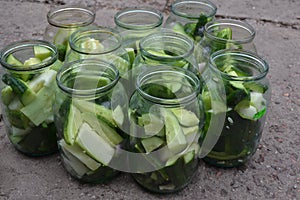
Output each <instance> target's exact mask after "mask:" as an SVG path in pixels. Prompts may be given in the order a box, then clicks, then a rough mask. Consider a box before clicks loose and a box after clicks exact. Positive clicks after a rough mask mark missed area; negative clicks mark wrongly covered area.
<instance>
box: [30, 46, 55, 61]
mask: <svg viewBox="0 0 300 200" xmlns="http://www.w3.org/2000/svg"><path fill="white" fill-rule="evenodd" d="M33 52H34V56H35V57H36V58H38V59H40V60H44V59H46V58H48V57H51V55H52V51H50V50H49V49H48V48H46V47H43V46H33Z"/></svg>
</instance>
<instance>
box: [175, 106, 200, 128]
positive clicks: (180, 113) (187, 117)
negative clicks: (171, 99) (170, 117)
mask: <svg viewBox="0 0 300 200" xmlns="http://www.w3.org/2000/svg"><path fill="white" fill-rule="evenodd" d="M172 112H173V114H174V115H175V116H176V118H177V119H178V121H179V123H180V124H181V125H183V126H196V125H198V124H199V122H200V121H199V119H198V117H197V116H196V115H195V113H193V112H192V111H189V110H186V109H182V108H179V109H178V108H176V109H172Z"/></svg>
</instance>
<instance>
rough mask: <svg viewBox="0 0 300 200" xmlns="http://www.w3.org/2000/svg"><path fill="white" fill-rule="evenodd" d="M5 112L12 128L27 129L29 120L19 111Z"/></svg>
mask: <svg viewBox="0 0 300 200" xmlns="http://www.w3.org/2000/svg"><path fill="white" fill-rule="evenodd" d="M6 112H7V118H8V121H9V123H10V124H11V125H12V126H15V127H16V128H19V129H26V128H28V127H29V119H28V118H27V117H26V116H25V115H24V114H23V113H22V112H20V111H19V110H10V109H8V110H7V111H6Z"/></svg>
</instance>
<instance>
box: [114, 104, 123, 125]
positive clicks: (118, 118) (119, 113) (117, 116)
mask: <svg viewBox="0 0 300 200" xmlns="http://www.w3.org/2000/svg"><path fill="white" fill-rule="evenodd" d="M112 114H113V118H114V120H115V122H116V123H117V125H118V126H119V127H121V126H122V124H123V123H124V119H125V116H124V113H123V110H122V108H121V106H120V105H118V106H117V107H116V108H115V109H114V110H113V113H112Z"/></svg>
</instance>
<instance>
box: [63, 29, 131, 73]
mask: <svg viewBox="0 0 300 200" xmlns="http://www.w3.org/2000/svg"><path fill="white" fill-rule="evenodd" d="M69 43H70V51H69V52H68V54H67V56H66V61H65V62H71V61H75V60H79V59H91V58H92V59H101V60H106V61H107V62H110V63H112V64H113V65H115V66H116V67H117V69H118V70H119V72H120V76H121V77H122V78H126V77H125V76H127V72H128V71H129V70H130V68H131V64H130V60H129V55H128V53H127V51H126V50H125V49H124V48H123V46H122V39H121V36H120V35H119V34H118V33H117V32H116V31H115V30H113V29H111V28H106V27H99V26H89V27H85V28H80V29H78V30H77V31H75V32H74V33H73V34H72V35H71V36H70V42H69ZM123 75H124V76H123Z"/></svg>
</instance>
